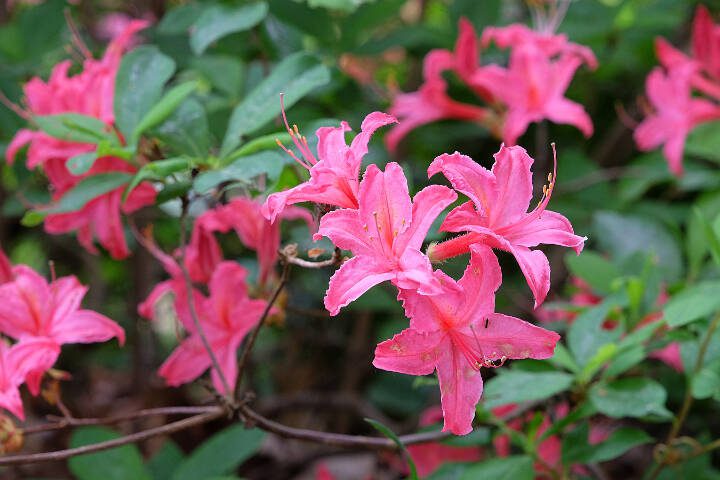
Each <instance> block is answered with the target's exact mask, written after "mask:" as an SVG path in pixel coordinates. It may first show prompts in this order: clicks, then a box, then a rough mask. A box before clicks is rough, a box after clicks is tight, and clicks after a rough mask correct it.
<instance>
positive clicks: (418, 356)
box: [373, 245, 560, 435]
mask: <svg viewBox="0 0 720 480" xmlns="http://www.w3.org/2000/svg"><path fill="white" fill-rule="evenodd" d="M470 249H471V256H470V263H469V264H468V266H467V268H466V269H465V273H464V274H463V277H462V278H461V279H460V280H459V281H458V282H455V281H454V280H453V279H452V278H450V277H448V276H447V275H445V274H444V273H443V272H442V271H440V270H437V271H435V276H436V278H437V280H438V281H439V282H440V284H441V291H440V292H439V293H438V294H437V295H420V294H419V293H418V292H416V291H413V290H402V291H401V292H400V294H399V296H398V298H400V299H401V300H402V301H403V308H404V309H405V314H406V315H407V316H408V317H409V318H410V328H408V329H405V330H403V331H402V332H400V333H399V334H397V335H395V336H394V337H393V338H392V339H390V340H387V341H385V342H382V343H380V344H379V345H378V346H377V348H376V349H375V359H374V361H373V365H375V366H376V367H377V368H380V369H383V370H390V371H393V372H399V373H406V374H409V375H428V374H431V373H433V371H436V370H437V374H438V380H439V382H440V393H441V403H442V409H443V416H444V419H445V422H444V426H443V431H450V432H452V433H454V434H455V435H465V434H467V433H469V432H470V431H471V430H472V419H473V417H474V415H475V405H476V404H477V402H478V400H479V399H480V396H481V395H482V390H483V381H482V377H481V376H480V369H481V368H494V367H498V366H500V365H502V364H503V363H504V362H505V360H507V359H518V358H534V359H543V358H549V357H551V356H552V355H553V352H554V350H555V345H556V343H557V341H558V340H559V339H560V336H559V335H558V334H557V333H555V332H551V331H548V330H544V329H542V328H540V327H536V326H534V325H532V324H530V323H527V322H524V321H522V320H520V319H518V318H515V317H510V316H507V315H502V314H499V313H494V312H495V291H496V290H497V289H498V287H499V286H500V283H501V272H500V265H499V264H498V261H497V259H496V258H495V255H494V254H493V253H492V251H491V250H490V248H488V247H486V246H484V245H473V246H471V247H470Z"/></svg>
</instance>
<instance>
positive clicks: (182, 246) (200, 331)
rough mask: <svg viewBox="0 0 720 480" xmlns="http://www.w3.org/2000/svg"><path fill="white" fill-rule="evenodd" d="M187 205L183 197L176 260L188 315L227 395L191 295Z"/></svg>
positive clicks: (218, 363) (221, 374)
mask: <svg viewBox="0 0 720 480" xmlns="http://www.w3.org/2000/svg"><path fill="white" fill-rule="evenodd" d="M188 206H189V202H188V200H187V198H183V201H182V214H181V215H180V252H181V254H180V255H181V256H180V260H179V261H178V266H179V267H180V271H181V272H182V276H183V280H184V281H185V290H186V293H187V297H188V309H189V310H190V316H191V317H192V321H193V325H195V330H196V331H197V332H198V335H200V340H201V341H202V344H203V347H205V350H206V351H207V354H208V356H209V357H210V363H212V367H213V368H214V369H215V371H216V372H217V374H218V377H220V382H221V383H222V386H223V389H225V395H226V396H229V395H232V390H231V389H230V384H229V383H228V381H227V379H226V378H225V375H224V374H223V371H222V369H221V368H220V362H218V359H217V357H216V356H215V352H214V351H213V349H212V346H211V345H210V341H208V338H207V335H206V334H205V329H204V328H203V326H202V324H201V323H200V317H198V314H197V310H196V309H195V296H194V295H193V292H194V289H193V285H192V279H191V278H190V273H189V272H188V270H187V266H186V265H185V251H186V248H187V245H186V243H187V242H186V223H187V213H188Z"/></svg>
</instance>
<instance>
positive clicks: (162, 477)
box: [147, 439, 185, 480]
mask: <svg viewBox="0 0 720 480" xmlns="http://www.w3.org/2000/svg"><path fill="white" fill-rule="evenodd" d="M184 458H185V455H184V454H183V452H182V450H180V447H178V446H177V444H176V443H175V442H173V441H172V440H169V439H168V440H165V443H163V446H162V447H161V448H160V450H158V451H157V453H155V455H153V456H152V458H150V460H148V462H147V468H148V470H149V471H150V473H151V474H152V478H153V480H170V479H171V478H172V474H173V472H174V471H175V469H176V468H177V466H178V465H179V464H180V462H182V461H183V459H184Z"/></svg>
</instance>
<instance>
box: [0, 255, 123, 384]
mask: <svg viewBox="0 0 720 480" xmlns="http://www.w3.org/2000/svg"><path fill="white" fill-rule="evenodd" d="M13 272H14V274H15V278H14V280H13V281H11V282H7V283H4V284H2V285H0V332H2V333H4V334H5V335H8V336H9V337H12V338H15V339H18V340H20V341H21V342H22V341H24V340H25V339H27V338H40V339H48V340H51V341H52V342H54V343H55V344H57V345H58V346H60V345H64V344H66V343H95V342H105V341H107V340H110V339H111V338H113V337H115V338H117V339H118V341H119V342H120V344H123V343H124V342H125V332H124V331H123V329H122V328H120V326H119V325H118V324H117V323H115V322H113V321H112V320H110V319H109V318H107V317H106V316H104V315H101V314H99V313H97V312H94V311H92V310H82V309H80V302H82V299H83V297H84V296H85V293H86V292H87V287H84V286H83V285H81V284H80V282H79V281H78V280H77V278H75V277H74V276H69V277H62V278H59V279H57V280H54V281H52V282H51V283H48V282H47V280H45V278H43V277H42V276H40V275H39V274H38V273H37V272H35V271H34V270H32V269H31V268H29V267H27V266H25V265H18V266H16V267H15V268H14V269H13ZM58 352H59V350H57V351H55V354H54V355H48V358H52V362H49V364H47V365H45V367H44V368H42V369H39V370H35V371H33V372H31V374H32V379H31V378H28V380H27V383H28V387H29V388H30V391H31V392H33V393H37V391H38V389H39V385H40V379H41V376H42V373H43V372H44V371H45V370H47V369H48V368H50V367H51V366H52V364H53V363H55V360H56V359H57V354H58Z"/></svg>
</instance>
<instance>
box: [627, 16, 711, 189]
mask: <svg viewBox="0 0 720 480" xmlns="http://www.w3.org/2000/svg"><path fill="white" fill-rule="evenodd" d="M718 49H720V25H716V24H714V23H713V21H712V18H711V17H710V13H709V12H708V10H707V9H706V8H705V7H704V6H702V5H700V6H698V8H697V11H696V13H695V20H694V21H693V26H692V48H691V54H690V55H686V54H685V53H683V52H681V51H679V50H677V49H675V48H674V47H673V46H672V45H670V44H669V43H668V42H667V41H666V40H665V39H663V38H658V39H657V40H656V42H655V52H656V54H657V56H658V59H659V60H660V64H661V66H658V67H655V68H654V69H653V70H652V71H651V72H650V74H649V75H648V77H647V80H646V82H645V90H646V94H647V98H648V100H649V103H650V105H649V107H650V108H649V109H648V113H647V116H646V117H645V119H644V120H643V121H642V123H640V125H638V126H637V128H636V129H635V143H636V144H637V146H638V148H640V149H641V150H653V149H655V148H658V147H659V146H660V145H662V146H663V154H664V155H665V158H666V159H667V162H668V166H669V167H670V171H671V172H672V173H673V174H675V175H677V176H680V175H682V173H683V150H684V148H685V139H686V137H687V135H688V133H690V131H691V130H692V129H694V128H695V127H696V126H698V125H699V124H701V123H705V122H710V121H713V120H717V119H720V55H718Z"/></svg>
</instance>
